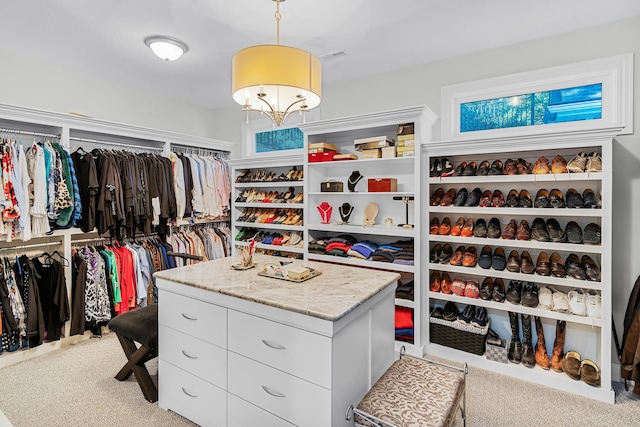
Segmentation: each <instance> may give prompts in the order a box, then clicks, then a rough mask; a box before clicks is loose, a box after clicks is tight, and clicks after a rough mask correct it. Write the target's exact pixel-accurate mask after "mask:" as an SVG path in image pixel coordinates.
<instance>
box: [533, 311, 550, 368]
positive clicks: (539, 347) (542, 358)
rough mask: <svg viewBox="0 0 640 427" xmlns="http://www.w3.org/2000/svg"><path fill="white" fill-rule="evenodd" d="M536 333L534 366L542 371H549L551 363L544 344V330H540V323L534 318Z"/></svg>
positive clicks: (538, 319) (537, 318)
mask: <svg viewBox="0 0 640 427" xmlns="http://www.w3.org/2000/svg"><path fill="white" fill-rule="evenodd" d="M536 333H537V334H538V342H537V343H536V365H538V366H540V367H541V368H542V369H549V368H550V367H551V362H550V361H549V355H548V354H547V346H546V344H545V342H544V330H543V329H542V321H541V320H540V318H539V317H538V316H536Z"/></svg>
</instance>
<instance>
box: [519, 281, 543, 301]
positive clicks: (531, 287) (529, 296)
mask: <svg viewBox="0 0 640 427" xmlns="http://www.w3.org/2000/svg"><path fill="white" fill-rule="evenodd" d="M539 292H540V291H539V290H538V285H536V284H535V283H533V282H527V283H525V284H524V285H522V297H521V299H520V303H521V304H522V305H524V306H525V307H537V306H538V302H539V299H538V296H539Z"/></svg>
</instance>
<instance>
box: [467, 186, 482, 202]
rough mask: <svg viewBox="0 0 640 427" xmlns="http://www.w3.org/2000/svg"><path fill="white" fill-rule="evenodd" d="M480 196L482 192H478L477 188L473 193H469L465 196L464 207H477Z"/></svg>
mask: <svg viewBox="0 0 640 427" xmlns="http://www.w3.org/2000/svg"><path fill="white" fill-rule="evenodd" d="M481 196H482V190H480V189H479V188H477V187H476V188H474V189H473V191H472V192H471V193H469V195H468V196H467V200H466V201H465V202H464V205H465V206H468V207H473V206H478V203H480V197H481Z"/></svg>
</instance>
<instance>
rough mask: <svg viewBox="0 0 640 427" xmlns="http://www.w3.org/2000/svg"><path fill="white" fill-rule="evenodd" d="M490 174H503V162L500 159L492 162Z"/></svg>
mask: <svg viewBox="0 0 640 427" xmlns="http://www.w3.org/2000/svg"><path fill="white" fill-rule="evenodd" d="M489 175H502V162H501V161H500V160H494V161H493V163H491V169H489Z"/></svg>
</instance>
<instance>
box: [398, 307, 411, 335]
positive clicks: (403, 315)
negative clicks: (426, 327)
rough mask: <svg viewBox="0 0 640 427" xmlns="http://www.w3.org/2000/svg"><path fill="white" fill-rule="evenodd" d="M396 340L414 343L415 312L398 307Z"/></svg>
mask: <svg viewBox="0 0 640 427" xmlns="http://www.w3.org/2000/svg"><path fill="white" fill-rule="evenodd" d="M395 330H396V340H399V341H409V342H413V310H412V309H411V308H407V307H399V306H396V313H395Z"/></svg>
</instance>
